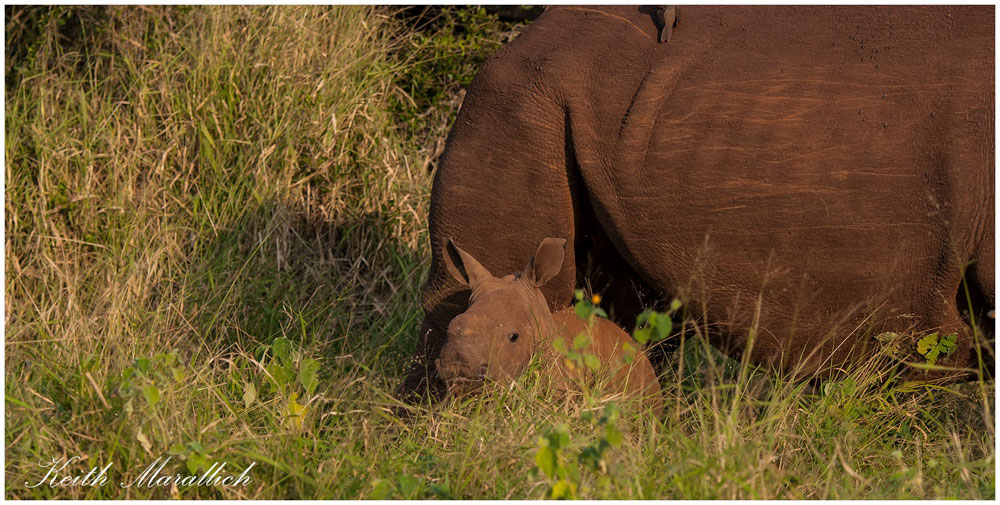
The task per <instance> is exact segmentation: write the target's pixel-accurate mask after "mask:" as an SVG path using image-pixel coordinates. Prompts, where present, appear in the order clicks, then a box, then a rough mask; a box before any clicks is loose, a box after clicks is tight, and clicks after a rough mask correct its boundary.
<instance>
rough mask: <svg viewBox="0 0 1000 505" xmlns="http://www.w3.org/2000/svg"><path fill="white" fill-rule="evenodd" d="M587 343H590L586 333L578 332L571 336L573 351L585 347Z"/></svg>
mask: <svg viewBox="0 0 1000 505" xmlns="http://www.w3.org/2000/svg"><path fill="white" fill-rule="evenodd" d="M588 345H590V337H588V336H587V334H586V333H580V334H578V335H577V336H576V337H574V338H573V350H574V351H579V350H580V349H583V348H584V347H587V346H588Z"/></svg>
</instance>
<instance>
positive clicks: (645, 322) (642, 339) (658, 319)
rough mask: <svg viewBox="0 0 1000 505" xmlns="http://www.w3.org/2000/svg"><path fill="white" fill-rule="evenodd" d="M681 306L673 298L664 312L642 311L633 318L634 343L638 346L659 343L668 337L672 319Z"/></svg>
mask: <svg viewBox="0 0 1000 505" xmlns="http://www.w3.org/2000/svg"><path fill="white" fill-rule="evenodd" d="M682 306H683V304H682V303H681V301H680V300H678V299H676V298H675V299H674V300H673V301H671V302H670V308H669V309H668V310H667V311H666V312H657V311H655V310H653V309H646V310H644V311H642V313H641V314H639V315H638V316H637V317H636V318H635V328H636V329H635V331H634V332H632V336H633V337H634V338H635V341H636V342H638V343H639V345H643V344H645V343H647V342H649V343H653V342H659V341H660V340H663V339H665V338H667V337H669V336H670V334H671V332H673V329H674V324H673V319H672V317H673V316H674V314H676V313H677V311H678V310H680V309H681V307H682Z"/></svg>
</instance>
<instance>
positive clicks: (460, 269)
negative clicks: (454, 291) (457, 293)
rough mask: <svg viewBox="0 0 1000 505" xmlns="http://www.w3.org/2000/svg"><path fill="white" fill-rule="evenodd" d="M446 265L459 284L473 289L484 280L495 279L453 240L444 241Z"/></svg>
mask: <svg viewBox="0 0 1000 505" xmlns="http://www.w3.org/2000/svg"><path fill="white" fill-rule="evenodd" d="M444 265H445V266H446V267H448V272H450V273H451V276H452V277H454V278H455V280H457V281H458V282H460V283H462V284H465V285H466V286H468V287H470V288H471V287H473V286H475V285H476V284H477V283H479V282H480V281H482V280H484V279H490V278H492V277H493V275H492V274H490V272H489V270H486V268H485V267H483V266H482V265H480V264H479V262H478V261H476V258H473V257H472V255H471V254H469V253H467V252H465V251H463V250H461V249H459V247H458V246H457V245H455V241H454V240H452V239H451V238H448V239H445V241H444Z"/></svg>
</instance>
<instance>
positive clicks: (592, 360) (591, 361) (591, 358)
mask: <svg viewBox="0 0 1000 505" xmlns="http://www.w3.org/2000/svg"><path fill="white" fill-rule="evenodd" d="M583 364H584V365H587V368H589V369H591V370H593V371H595V372H596V371H598V370H599V369H600V368H601V359H600V358H598V357H597V356H595V355H593V354H584V355H583Z"/></svg>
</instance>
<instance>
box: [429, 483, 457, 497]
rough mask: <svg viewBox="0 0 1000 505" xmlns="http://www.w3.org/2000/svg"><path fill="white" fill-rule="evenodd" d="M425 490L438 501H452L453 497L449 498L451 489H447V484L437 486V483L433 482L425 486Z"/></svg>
mask: <svg viewBox="0 0 1000 505" xmlns="http://www.w3.org/2000/svg"><path fill="white" fill-rule="evenodd" d="M427 490H428V491H430V492H431V494H433V495H434V496H435V497H436V498H438V499H440V500H452V499H454V497H453V496H451V489H450V488H449V487H448V485H447V484H439V483H437V482H434V483H432V484H431V485H429V486H427Z"/></svg>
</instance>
